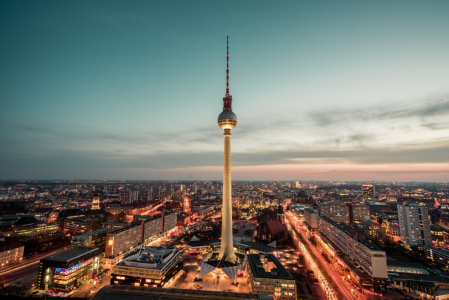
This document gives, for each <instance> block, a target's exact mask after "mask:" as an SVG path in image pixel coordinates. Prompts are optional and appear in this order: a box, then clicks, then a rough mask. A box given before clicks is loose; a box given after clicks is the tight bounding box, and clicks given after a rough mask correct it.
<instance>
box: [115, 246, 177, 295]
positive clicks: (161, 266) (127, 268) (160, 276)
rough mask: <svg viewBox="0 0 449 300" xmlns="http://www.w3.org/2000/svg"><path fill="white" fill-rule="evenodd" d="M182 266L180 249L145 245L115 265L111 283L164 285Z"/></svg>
mask: <svg viewBox="0 0 449 300" xmlns="http://www.w3.org/2000/svg"><path fill="white" fill-rule="evenodd" d="M182 267H183V259H182V258H181V251H180V250H176V248H170V247H145V248H144V249H141V250H140V251H139V252H137V253H136V254H133V255H130V256H128V257H126V258H124V259H123V260H122V261H121V262H119V263H118V264H116V265H115V266H114V270H113V273H112V275H111V284H113V285H134V286H153V287H163V286H164V285H165V284H166V283H168V282H170V279H171V278H172V277H173V276H175V275H176V274H177V273H178V272H179V271H180V270H181V269H182Z"/></svg>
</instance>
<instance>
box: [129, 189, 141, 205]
mask: <svg viewBox="0 0 449 300" xmlns="http://www.w3.org/2000/svg"><path fill="white" fill-rule="evenodd" d="M139 194H140V192H139V191H133V193H132V200H131V202H135V201H137V200H139Z"/></svg>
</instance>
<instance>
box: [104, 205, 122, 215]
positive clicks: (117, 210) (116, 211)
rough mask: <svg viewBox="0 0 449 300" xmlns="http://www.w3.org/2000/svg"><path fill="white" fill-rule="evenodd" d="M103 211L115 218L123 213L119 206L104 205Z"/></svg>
mask: <svg viewBox="0 0 449 300" xmlns="http://www.w3.org/2000/svg"><path fill="white" fill-rule="evenodd" d="M104 211H105V212H108V213H111V214H113V215H114V216H115V215H118V214H119V213H121V212H122V211H123V208H122V206H121V205H120V204H106V205H105V208H104Z"/></svg>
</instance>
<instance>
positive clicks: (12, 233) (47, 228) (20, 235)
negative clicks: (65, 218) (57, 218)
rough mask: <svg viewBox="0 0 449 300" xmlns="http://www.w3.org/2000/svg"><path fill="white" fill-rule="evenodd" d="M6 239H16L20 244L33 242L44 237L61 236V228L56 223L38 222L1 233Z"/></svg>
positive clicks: (10, 228) (11, 228)
mask: <svg viewBox="0 0 449 300" xmlns="http://www.w3.org/2000/svg"><path fill="white" fill-rule="evenodd" d="M1 233H2V234H3V236H4V237H7V238H11V239H14V240H16V241H19V242H25V241H27V240H33V239H37V238H42V237H49V236H52V235H58V234H59V227H58V225H57V224H56V223H50V224H49V223H44V222H41V221H38V222H36V223H34V224H31V225H19V226H15V227H9V228H6V229H3V230H2V231H1Z"/></svg>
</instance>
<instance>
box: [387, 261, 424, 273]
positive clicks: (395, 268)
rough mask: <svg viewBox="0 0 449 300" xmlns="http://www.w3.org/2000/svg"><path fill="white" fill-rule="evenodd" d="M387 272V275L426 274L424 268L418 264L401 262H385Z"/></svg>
mask: <svg viewBox="0 0 449 300" xmlns="http://www.w3.org/2000/svg"><path fill="white" fill-rule="evenodd" d="M387 271H388V273H410V274H427V275H429V271H427V268H426V266H424V265H423V264H420V263H411V262H403V261H393V260H389V261H387Z"/></svg>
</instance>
